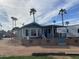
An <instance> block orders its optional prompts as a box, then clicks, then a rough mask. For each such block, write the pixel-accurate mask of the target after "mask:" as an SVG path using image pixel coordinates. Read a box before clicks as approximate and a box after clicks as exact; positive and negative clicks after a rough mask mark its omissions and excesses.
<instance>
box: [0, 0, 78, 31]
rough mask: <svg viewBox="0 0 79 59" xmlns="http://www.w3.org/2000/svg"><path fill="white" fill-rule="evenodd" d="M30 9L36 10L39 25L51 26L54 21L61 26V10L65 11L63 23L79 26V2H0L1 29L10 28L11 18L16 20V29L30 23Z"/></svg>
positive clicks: (73, 0)
mask: <svg viewBox="0 0 79 59" xmlns="http://www.w3.org/2000/svg"><path fill="white" fill-rule="evenodd" d="M30 8H35V9H36V10H37V12H36V14H35V17H36V22H37V23H40V24H53V20H56V24H61V17H60V16H59V15H58V13H59V10H60V9H61V8H64V9H66V10H67V14H65V15H64V21H69V22H70V25H74V24H79V0H0V23H1V24H2V25H3V29H4V30H10V29H11V28H12V19H11V18H10V17H12V16H14V17H16V18H18V20H17V26H18V27H21V26H22V24H23V23H24V24H28V23H30V22H32V21H33V19H32V17H31V16H30V14H29V11H30Z"/></svg>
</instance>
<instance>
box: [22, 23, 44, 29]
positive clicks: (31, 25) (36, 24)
mask: <svg viewBox="0 0 79 59" xmlns="http://www.w3.org/2000/svg"><path fill="white" fill-rule="evenodd" d="M25 27H28V28H30V27H37V28H38V27H42V26H41V25H40V24H38V23H36V22H32V23H30V24H27V25H24V26H23V27H22V28H25Z"/></svg>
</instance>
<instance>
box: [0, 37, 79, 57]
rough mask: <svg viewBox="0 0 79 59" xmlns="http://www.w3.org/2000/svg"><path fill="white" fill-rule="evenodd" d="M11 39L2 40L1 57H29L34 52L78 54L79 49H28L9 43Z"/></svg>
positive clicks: (36, 47)
mask: <svg viewBox="0 0 79 59" xmlns="http://www.w3.org/2000/svg"><path fill="white" fill-rule="evenodd" d="M9 41H10V38H4V39H3V40H0V56H20V55H21V56H22V55H25V56H29V55H31V54H32V53H33V52H66V53H78V54H79V47H74V46H69V48H65V47H54V46H52V47H50V48H45V47H41V46H31V47H26V46H22V45H19V44H16V43H15V44H14V43H11V42H9Z"/></svg>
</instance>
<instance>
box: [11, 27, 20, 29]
mask: <svg viewBox="0 0 79 59" xmlns="http://www.w3.org/2000/svg"><path fill="white" fill-rule="evenodd" d="M19 29H20V28H19V27H14V28H13V29H12V30H19Z"/></svg>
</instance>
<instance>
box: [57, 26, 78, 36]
mask: <svg viewBox="0 0 79 59" xmlns="http://www.w3.org/2000/svg"><path fill="white" fill-rule="evenodd" d="M57 30H58V32H59V33H64V34H66V35H67V37H79V25H70V26H68V27H60V28H57Z"/></svg>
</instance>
